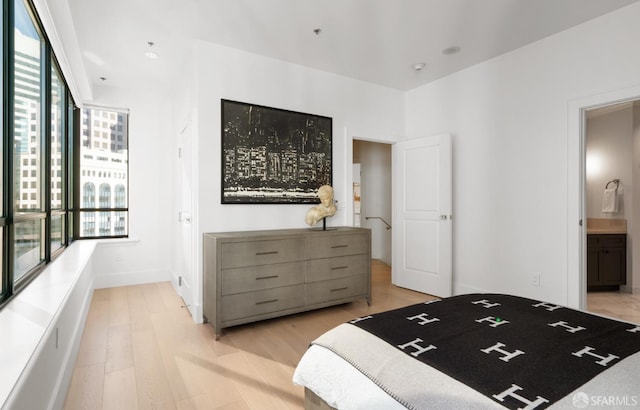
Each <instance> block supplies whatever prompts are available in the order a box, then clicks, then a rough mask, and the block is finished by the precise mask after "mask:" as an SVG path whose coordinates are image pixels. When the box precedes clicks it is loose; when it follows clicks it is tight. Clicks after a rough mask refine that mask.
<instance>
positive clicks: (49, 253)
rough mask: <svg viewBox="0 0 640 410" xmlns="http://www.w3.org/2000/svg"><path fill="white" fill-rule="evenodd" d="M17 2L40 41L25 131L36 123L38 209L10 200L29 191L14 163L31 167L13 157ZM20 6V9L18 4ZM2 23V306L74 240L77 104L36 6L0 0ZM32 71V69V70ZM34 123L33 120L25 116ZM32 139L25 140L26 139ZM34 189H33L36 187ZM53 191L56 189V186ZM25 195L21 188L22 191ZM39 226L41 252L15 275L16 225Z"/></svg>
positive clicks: (34, 126)
mask: <svg viewBox="0 0 640 410" xmlns="http://www.w3.org/2000/svg"><path fill="white" fill-rule="evenodd" d="M18 2H20V3H22V4H23V5H24V7H25V9H26V13H27V15H28V18H30V19H31V23H32V24H33V28H34V29H35V31H36V32H37V33H38V41H39V53H40V55H39V58H40V61H39V73H37V74H36V75H37V76H38V80H39V84H38V87H39V88H38V90H37V91H38V93H39V96H38V104H39V107H40V108H39V109H40V114H39V115H36V118H35V120H37V121H38V123H37V124H31V125H27V128H28V129H27V131H26V132H27V133H28V134H27V135H30V134H29V133H31V132H33V131H34V130H37V128H38V126H39V131H38V132H39V133H38V134H37V135H36V136H35V140H36V141H38V147H37V149H38V150H39V152H37V153H36V154H37V155H39V157H40V161H39V162H40V163H39V164H37V166H38V169H39V172H40V178H39V179H40V180H39V182H38V184H39V185H40V186H39V196H40V197H39V198H38V200H39V202H40V206H39V207H38V208H37V209H33V210H32V209H28V208H25V209H21V210H19V209H17V207H16V204H17V202H16V201H17V200H18V198H14V197H15V196H16V195H18V194H20V196H22V195H21V194H22V192H21V191H22V190H24V187H28V188H29V189H33V186H32V183H28V184H26V186H25V184H23V182H28V181H22V179H21V178H22V174H23V173H22V172H19V171H21V168H20V169H14V166H15V165H17V164H16V163H17V162H18V161H19V163H20V167H22V164H25V166H26V165H31V166H32V165H33V164H32V163H31V162H32V161H27V163H25V158H19V155H16V152H15V149H14V140H15V138H16V134H15V131H16V129H15V126H16V122H15V114H16V107H17V104H16V102H17V101H16V99H17V95H18V92H17V90H19V87H20V85H18V83H17V78H16V61H17V58H16V52H17V47H16V43H15V41H16V39H15V35H14V33H15V30H16V21H15V20H16V19H15V15H16V7H15V6H16V3H18ZM22 4H21V5H20V7H22ZM2 6H3V8H2V16H1V21H2V26H1V27H0V30H1V34H2V59H3V65H2V71H1V72H2V79H1V81H2V88H3V94H4V98H3V104H2V131H3V139H2V159H3V164H2V184H3V186H2V189H3V197H2V201H3V202H2V211H3V212H2V213H0V228H2V232H1V235H2V237H1V238H2V243H1V244H0V245H2V251H1V252H2V261H1V265H2V281H1V286H0V308H2V307H4V306H5V305H6V304H7V303H8V302H9V301H10V300H11V299H12V298H13V297H15V295H17V294H18V293H20V291H21V290H23V289H24V288H26V287H27V286H28V285H29V283H31V282H32V281H33V280H34V279H35V278H36V277H37V276H38V275H39V274H40V273H41V272H42V271H43V270H44V268H45V267H46V266H47V265H48V264H49V263H50V262H51V261H53V260H55V259H56V258H57V257H58V256H59V255H60V254H62V253H63V252H64V251H65V249H66V248H67V247H68V246H69V244H70V243H71V242H73V240H74V237H73V234H72V227H73V218H71V216H72V215H73V213H74V208H73V205H74V204H75V201H74V195H75V194H74V193H73V192H72V190H71V187H72V186H73V180H72V177H73V175H75V173H76V172H75V171H74V170H75V169H77V168H75V166H76V163H75V162H74V161H73V157H72V154H73V153H74V152H75V151H76V150H75V149H74V144H75V143H76V142H75V138H73V137H74V135H75V129H76V124H75V118H76V116H75V115H73V113H74V112H75V110H76V109H77V108H76V104H75V102H74V99H73V96H72V95H71V91H70V89H69V85H68V83H67V81H66V79H65V77H64V72H63V71H62V70H61V68H60V65H59V63H58V61H57V58H56V56H55V53H54V51H53V49H52V46H51V42H50V40H49V38H48V36H47V33H46V31H45V30H44V28H43V25H42V22H41V20H40V18H39V16H38V13H37V11H36V8H35V7H34V4H33V2H32V1H31V0H2ZM54 72H55V73H56V74H55V75H56V76H57V79H58V82H59V85H60V93H61V95H60V99H61V101H60V109H61V112H60V118H59V119H58V120H57V123H58V125H59V126H60V127H61V129H60V130H58V131H57V132H58V133H59V138H60V142H59V143H60V153H59V156H58V157H56V158H52V141H53V136H52V134H51V132H52V110H53V107H52V105H51V104H52V93H53V91H52V78H53V75H54ZM34 74H35V73H34ZM29 121H33V119H29ZM31 139H32V138H31V137H29V141H30V142H31ZM54 160H55V161H56V168H57V161H58V160H60V167H59V168H60V176H59V177H57V176H56V177H55V178H53V172H52V164H53V161H54ZM53 182H55V183H56V186H57V183H58V182H59V183H60V200H61V205H60V207H59V208H55V209H53V207H52V201H51V198H52V190H53V187H52V183H53ZM16 184H20V187H19V189H20V190H19V191H16V189H15V188H16ZM35 189H36V190H38V187H37V186H36V187H35ZM56 189H57V188H56ZM25 193H26V192H25ZM54 218H62V226H61V227H60V229H61V236H60V238H59V239H60V242H59V243H58V242H57V239H56V243H57V245H56V246H58V247H56V248H55V249H52V242H51V240H52V232H51V226H52V223H53V219H54ZM34 222H35V224H36V225H38V223H39V227H38V228H37V230H36V231H35V232H37V233H38V234H39V238H38V241H39V244H38V245H37V248H38V249H39V252H40V256H39V262H38V263H36V264H34V265H33V266H29V268H28V269H26V271H25V272H24V273H23V274H21V275H20V277H19V278H16V276H17V274H18V273H19V272H16V259H15V255H16V253H15V252H16V246H15V245H16V243H15V241H16V238H17V235H18V233H17V227H18V226H20V224H23V223H25V224H28V223H34Z"/></svg>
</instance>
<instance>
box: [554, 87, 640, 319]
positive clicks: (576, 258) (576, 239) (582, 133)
mask: <svg viewBox="0 0 640 410" xmlns="http://www.w3.org/2000/svg"><path fill="white" fill-rule="evenodd" d="M638 99H640V85H634V86H629V87H625V88H620V89H614V90H609V91H605V92H601V93H597V94H593V95H589V96H584V97H578V98H574V99H571V100H569V102H568V104H567V130H568V135H567V270H566V272H567V287H566V295H567V306H569V307H572V308H575V309H586V299H587V278H586V277H587V273H586V269H587V263H586V257H587V253H586V242H587V229H586V225H587V221H586V215H587V212H586V111H587V110H590V109H595V108H601V107H605V106H608V105H613V104H618V103H623V102H629V101H634V100H638Z"/></svg>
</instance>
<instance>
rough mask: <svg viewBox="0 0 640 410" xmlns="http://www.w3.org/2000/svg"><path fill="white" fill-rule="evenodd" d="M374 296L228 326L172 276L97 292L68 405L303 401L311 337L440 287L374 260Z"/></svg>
mask: <svg viewBox="0 0 640 410" xmlns="http://www.w3.org/2000/svg"><path fill="white" fill-rule="evenodd" d="M372 285H373V286H372V293H373V294H372V305H371V306H370V307H369V306H367V304H366V302H365V301H364V300H361V301H356V302H352V303H349V304H345V305H340V306H336V307H331V308H326V309H321V310H317V311H312V312H307V313H302V314H297V315H291V316H287V317H284V318H278V319H272V320H268V321H263V322H259V323H254V324H248V325H242V326H236V327H233V328H229V329H225V331H224V332H223V335H222V337H221V339H220V340H218V341H216V340H215V335H214V331H213V328H212V326H211V325H209V324H203V325H197V324H194V323H193V321H192V320H191V317H190V316H189V312H188V311H187V310H186V309H184V308H182V307H181V306H182V299H180V298H179V297H178V296H177V295H176V293H175V291H174V290H173V288H172V287H171V285H170V284H169V283H168V282H166V283H155V284H149V285H138V286H127V287H119V288H110V289H99V290H96V291H95V292H94V295H93V298H92V301H91V307H90V310H89V313H88V317H87V322H86V325H85V329H84V333H83V336H82V341H81V344H80V349H79V353H78V358H77V362H76V367H75V370H74V374H73V377H72V381H71V385H70V387H69V391H68V392H67V398H66V401H65V409H68V410H71V409H91V410H96V409H118V410H123V409H185V410H186V409H260V410H265V409H278V410H280V409H302V408H303V407H304V406H303V397H304V391H303V389H302V388H301V387H299V386H295V385H293V383H292V382H291V378H292V376H293V371H294V368H295V366H296V364H297V363H298V361H299V360H300V357H302V354H303V353H304V351H305V350H306V349H307V348H308V346H309V342H310V341H312V340H313V339H315V338H316V337H317V336H319V335H320V334H322V333H323V332H325V331H327V330H329V329H330V328H332V327H334V326H336V325H338V324H340V323H343V322H346V321H348V320H350V319H353V318H356V317H359V316H364V315H366V314H368V313H372V312H380V311H383V310H388V309H393V308H397V307H402V306H406V305H410V304H413V303H418V302H420V301H425V300H428V299H430V298H431V297H430V296H428V295H424V294H421V293H417V292H412V291H410V290H406V289H401V288H397V287H395V286H393V285H391V283H390V269H389V267H388V266H387V265H385V264H383V263H381V262H379V261H373V264H372Z"/></svg>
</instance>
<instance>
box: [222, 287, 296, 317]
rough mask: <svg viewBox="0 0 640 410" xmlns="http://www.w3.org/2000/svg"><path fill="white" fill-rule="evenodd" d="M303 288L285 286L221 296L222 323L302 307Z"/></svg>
mask: <svg viewBox="0 0 640 410" xmlns="http://www.w3.org/2000/svg"><path fill="white" fill-rule="evenodd" d="M304 286H305V285H294V286H285V287H282V288H274V289H267V290H259V291H257V292H249V293H238V294H235V295H227V296H223V297H222V321H223V322H225V321H228V320H234V319H243V318H246V317H250V316H257V315H262V314H265V313H271V312H277V311H280V310H286V309H292V308H296V307H300V306H304Z"/></svg>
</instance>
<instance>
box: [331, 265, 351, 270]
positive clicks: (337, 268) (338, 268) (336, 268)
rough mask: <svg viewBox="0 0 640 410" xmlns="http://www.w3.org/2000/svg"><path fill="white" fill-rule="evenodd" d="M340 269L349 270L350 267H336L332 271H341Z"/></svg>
mask: <svg viewBox="0 0 640 410" xmlns="http://www.w3.org/2000/svg"><path fill="white" fill-rule="evenodd" d="M340 269H349V266H336V267H335V268H331V270H340Z"/></svg>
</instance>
